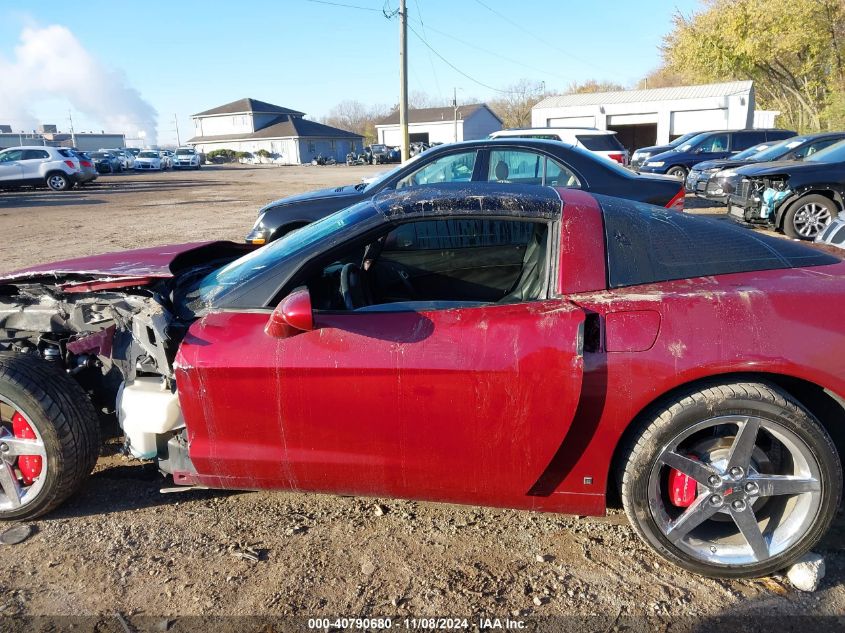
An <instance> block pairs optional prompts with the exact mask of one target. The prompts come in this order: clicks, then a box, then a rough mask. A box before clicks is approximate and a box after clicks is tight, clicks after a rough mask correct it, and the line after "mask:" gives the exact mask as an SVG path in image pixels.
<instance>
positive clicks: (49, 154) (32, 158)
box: [0, 145, 81, 191]
mask: <svg viewBox="0 0 845 633" xmlns="http://www.w3.org/2000/svg"><path fill="white" fill-rule="evenodd" d="M80 172H81V170H80V166H79V158H77V156H76V155H75V154H74V153H73V151H72V150H70V149H67V148H64V147H47V146H42V145H22V146H20V147H10V148H9V149H6V150H3V151H2V152H0V188H12V187H22V186H32V187H45V186H46V187H48V188H49V189H52V190H53V191H67V190H68V189H71V188H73V186H74V185H75V184H76V182H77V179H78V178H79V175H80Z"/></svg>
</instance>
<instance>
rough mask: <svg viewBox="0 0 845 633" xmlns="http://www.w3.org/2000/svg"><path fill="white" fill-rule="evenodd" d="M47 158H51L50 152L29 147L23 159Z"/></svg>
mask: <svg viewBox="0 0 845 633" xmlns="http://www.w3.org/2000/svg"><path fill="white" fill-rule="evenodd" d="M45 158H50V154H48V153H47V152H46V151H44V150H43V149H28V150H24V153H23V158H21V160H43V159H45Z"/></svg>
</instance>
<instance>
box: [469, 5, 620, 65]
mask: <svg viewBox="0 0 845 633" xmlns="http://www.w3.org/2000/svg"><path fill="white" fill-rule="evenodd" d="M475 1H476V3H478V4H480V5H481V6H482V7H484V8H485V9H487V10H488V11H489V12H490V13H492V14H494V15H497V16H499V17H500V18H502V19H503V20H504V21H505V22H507V23H508V24H510V25H511V26H513V27H514V28H517V29H519V30H520V31H522V32H523V33H525V34H527V35H530V36H531V37H533V38H534V39H535V40H537V41H538V42H542V43H543V44H545V45H546V46H548V47H549V48H553V49H554V50H556V51H558V52H560V53H563V54H564V55H566V56H567V57H569V58H571V59H574V60H575V61H577V62H581V63H582V64H586V65H587V66H590V67H592V68H594V69H595V70H598V71H599V72H603V73H609V74H611V75H615V76H617V77H621V76H622V75H621V74H619V73H618V72H616V71H612V70H607V69H605V68H599V67H598V66H596V65H595V64H593V63H592V62H588V61H587V60H586V59H581V58H580V57H577V56H576V55H573V54H572V53H570V52H569V51H566V50H564V49H562V48H560V47H559V46H557V45H555V44H552V43H551V42H549V41H548V40H546V39H543V38H542V37H540V36H539V35H537V34H536V33H534V32H532V31H529V30H528V29H526V28H525V27H524V26H522V25H520V24H517V23H516V22H514V21H513V20H511V19H510V18H509V17H508V16H506V15H505V14H503V13H500V12H499V11H496V9H494V8H492V7H491V6H489V5H487V4H485V3H484V2H482V0H475Z"/></svg>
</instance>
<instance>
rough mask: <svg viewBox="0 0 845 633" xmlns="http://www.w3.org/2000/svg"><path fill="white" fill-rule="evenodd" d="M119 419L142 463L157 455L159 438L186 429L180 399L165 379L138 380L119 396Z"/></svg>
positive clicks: (123, 386)
mask: <svg viewBox="0 0 845 633" xmlns="http://www.w3.org/2000/svg"><path fill="white" fill-rule="evenodd" d="M117 416H118V417H117V419H118V421H119V422H120V428H122V429H123V432H124V434H125V435H126V439H127V440H129V450H130V452H131V453H132V454H133V455H134V456H135V457H138V458H141V459H151V458H153V457H155V455H156V452H157V451H156V435H160V434H162V433H167V432H168V431H173V430H175V429H178V428H181V427H183V426H185V421H184V420H183V419H182V409H181V408H180V407H179V397H178V395H177V394H175V393H172V392H171V391H170V389H168V388H167V384H166V383H165V381H164V378H147V377H144V378H135V380H134V381H133V382H130V383H123V384H122V385H121V386H120V390H119V391H118V392H117Z"/></svg>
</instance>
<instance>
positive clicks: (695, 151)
mask: <svg viewBox="0 0 845 633" xmlns="http://www.w3.org/2000/svg"><path fill="white" fill-rule="evenodd" d="M791 136H795V132H792V131H790V130H775V129H768V130H762V129H761V130H756V129H755V130H716V131H713V132H703V133H702V134H699V135H698V136H694V137H693V138H691V139H690V140H688V141H686V142H684V143H682V144H681V145H678V146H676V147H675V148H673V149H671V150H669V151H666V152H663V153H662V154H655V155H654V156H651V157H650V158H649V159H648V160H647V161H646V162H645V163H643V164H642V165H640V168H639V171H640V172H643V173H647V174H667V175H669V176H673V177H675V178H680V179H686V177H687V174H688V173H689V170H690V169H691V168H692V166H693V165H695V164H696V163H701V162H704V161H706V160H717V159H719V158H728V157H729V156H733V155H735V154H738V153H739V152H741V151H743V150H746V149H748V148H749V147H753V146H754V145H759V144H760V143H763V142H765V141H782V140H784V139H787V138H789V137H791Z"/></svg>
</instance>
